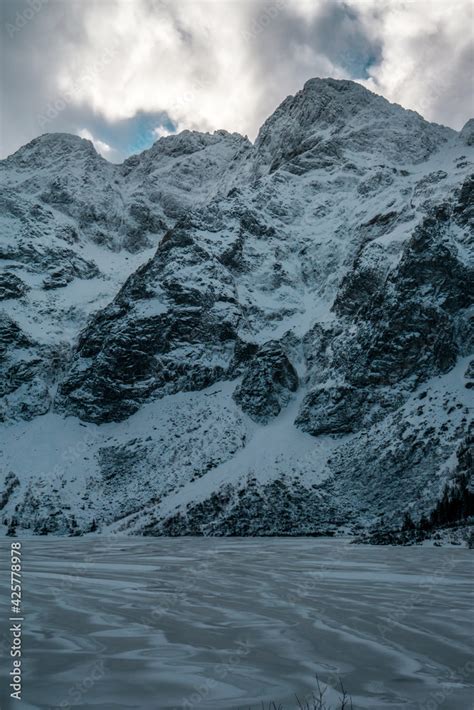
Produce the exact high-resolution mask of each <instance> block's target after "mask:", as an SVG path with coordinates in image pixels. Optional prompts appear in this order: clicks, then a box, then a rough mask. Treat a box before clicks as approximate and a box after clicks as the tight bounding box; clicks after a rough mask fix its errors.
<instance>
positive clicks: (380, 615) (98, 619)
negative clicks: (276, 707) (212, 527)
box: [0, 537, 473, 710]
mask: <svg viewBox="0 0 474 710" xmlns="http://www.w3.org/2000/svg"><path fill="white" fill-rule="evenodd" d="M2 548H3V551H4V552H6V549H7V545H6V542H5V541H4V542H2ZM23 558H24V579H23V584H24V615H25V623H24V635H23V648H24V669H25V675H24V686H23V687H24V691H23V692H24V704H23V705H22V707H25V708H31V709H32V710H36V709H38V710H39V709H40V708H41V709H42V708H50V707H71V708H75V709H76V710H79V709H85V708H88V710H90V709H91V708H100V709H101V710H118V709H122V708H140V710H157V709H159V710H166V709H171V708H195V709H198V710H230V709H233V710H237V709H238V708H241V709H242V710H244V709H245V710H248V708H249V707H250V708H252V709H253V708H257V707H258V708H260V707H261V702H262V701H264V702H267V701H270V700H272V699H273V700H275V701H276V702H277V704H278V703H279V702H281V703H284V707H285V708H291V709H293V708H295V707H296V706H297V704H296V700H295V693H297V694H298V696H299V697H300V698H301V699H303V698H304V697H306V694H307V693H308V692H310V691H311V690H312V689H314V687H315V682H314V678H315V675H316V674H317V675H318V677H319V679H320V681H321V682H322V683H326V684H328V685H329V686H330V687H329V689H328V692H327V696H326V699H327V701H328V704H330V705H331V704H335V703H336V702H337V698H338V696H339V693H338V692H337V682H338V678H340V679H341V680H342V681H343V684H344V687H345V688H346V689H347V690H348V691H349V692H350V694H351V696H352V700H353V705H354V708H359V709H360V708H372V709H374V710H384V709H386V708H387V709H388V708H390V710H412V709H413V710H414V709H415V708H430V707H436V708H438V709H439V710H454V709H456V710H462V709H467V708H469V707H471V703H472V686H470V680H472V678H471V679H470V678H469V675H470V673H471V674H472V668H473V664H472V662H471V661H470V659H471V651H472V643H471V631H472V621H473V618H472V616H473V615H472V609H473V605H472V585H471V580H472V571H473V570H472V555H471V553H470V552H469V551H468V550H465V549H461V548H426V547H425V548H413V547H412V548H393V547H384V548H380V547H371V546H354V545H350V544H349V541H348V540H345V539H328V538H325V539H314V538H313V539H309V538H300V539H288V538H281V539H264V540H262V539H260V540H252V539H233V540H229V539H204V538H179V539H169V538H167V539H166V538H161V539H145V540H143V539H141V540H131V539H120V538H116V537H115V538H97V537H95V538H94V537H89V538H88V539H80V540H79V539H59V540H54V542H53V541H52V540H51V539H48V540H38V539H37V538H36V539H34V540H26V539H25V540H24V541H23ZM3 559H5V557H4V558H3ZM6 584H7V577H6V575H5V574H2V575H1V585H2V587H3V588H2V589H1V592H2V594H1V597H0V598H1V599H2V600H6V599H7V595H6V588H5V587H6ZM6 617H7V613H6V610H5V611H4V613H3V615H2V618H3V619H5V618H6ZM433 702H434V703H435V705H432V704H431V705H430V703H433ZM2 707H3V704H2Z"/></svg>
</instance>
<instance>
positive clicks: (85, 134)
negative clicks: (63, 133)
mask: <svg viewBox="0 0 474 710" xmlns="http://www.w3.org/2000/svg"><path fill="white" fill-rule="evenodd" d="M77 135H78V136H80V137H81V138H86V139H87V140H88V141H91V142H92V143H93V144H94V148H95V149H96V151H97V152H98V153H100V154H101V155H103V156H104V158H107V159H108V160H110V159H111V158H113V157H114V153H115V151H114V149H113V148H112V146H110V145H109V144H108V143H104V141H100V140H98V139H97V138H94V136H93V135H92V133H91V132H90V131H88V130H87V128H82V129H81V130H80V131H78V132H77Z"/></svg>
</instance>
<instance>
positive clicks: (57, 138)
mask: <svg viewBox="0 0 474 710" xmlns="http://www.w3.org/2000/svg"><path fill="white" fill-rule="evenodd" d="M79 156H83V157H91V158H95V159H97V160H104V159H103V158H102V157H101V156H100V155H99V154H98V153H97V151H96V149H95V148H94V145H93V143H92V142H91V141H90V140H87V139H86V138H81V137H80V136H77V135H74V134H72V133H44V134H43V135H41V136H38V137H37V138H34V139H33V140H32V141H30V142H29V143H27V144H26V145H24V146H22V147H21V148H19V149H18V150H17V151H16V152H15V153H12V155H10V156H9V157H8V158H6V160H7V161H9V162H10V161H11V162H14V163H15V164H17V165H19V166H22V167H31V166H35V165H36V164H38V165H39V166H40V167H41V164H42V163H43V162H46V163H48V162H51V161H52V160H55V159H58V158H59V159H61V160H64V159H70V158H73V159H77V158H78V157H79Z"/></svg>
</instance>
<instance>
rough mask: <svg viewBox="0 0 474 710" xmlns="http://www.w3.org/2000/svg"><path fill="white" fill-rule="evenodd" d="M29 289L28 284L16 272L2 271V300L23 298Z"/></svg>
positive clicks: (0, 279) (0, 280) (0, 276)
mask: <svg viewBox="0 0 474 710" xmlns="http://www.w3.org/2000/svg"><path fill="white" fill-rule="evenodd" d="M28 290H29V289H28V286H27V285H26V284H25V283H24V282H23V281H22V280H21V279H20V278H19V276H17V275H16V274H12V273H11V272H10V271H3V272H2V273H0V301H3V300H5V299H7V298H21V297H22V296H24V295H25V293H26V292H27V291H28Z"/></svg>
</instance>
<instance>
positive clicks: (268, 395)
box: [234, 341, 298, 423]
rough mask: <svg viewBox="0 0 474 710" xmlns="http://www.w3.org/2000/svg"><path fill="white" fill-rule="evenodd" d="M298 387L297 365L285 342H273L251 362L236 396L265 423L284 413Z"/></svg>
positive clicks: (249, 412)
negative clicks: (289, 357) (292, 362)
mask: <svg viewBox="0 0 474 710" xmlns="http://www.w3.org/2000/svg"><path fill="white" fill-rule="evenodd" d="M297 388H298V375H297V374H296V370H295V368H294V367H293V365H292V364H291V362H290V361H289V359H288V357H287V356H286V353H285V352H284V350H283V349H282V347H281V345H280V344H279V343H276V342H272V341H270V342H268V343H265V344H264V345H262V347H260V348H259V349H258V351H257V352H256V353H255V355H254V357H253V358H252V360H251V361H250V363H249V364H248V366H247V368H246V369H245V374H244V376H243V380H242V383H241V384H240V385H239V386H238V387H237V388H236V390H235V392H234V399H235V401H236V402H237V403H238V404H239V405H240V406H241V407H242V409H243V411H244V412H245V413H246V414H248V415H249V416H250V417H252V419H255V421H259V422H263V423H265V422H267V421H268V420H269V419H271V418H272V417H276V416H277V415H278V414H279V413H280V412H281V409H282V407H284V406H286V405H287V404H288V401H289V399H290V396H291V393H292V392H295V391H296V390H297Z"/></svg>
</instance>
